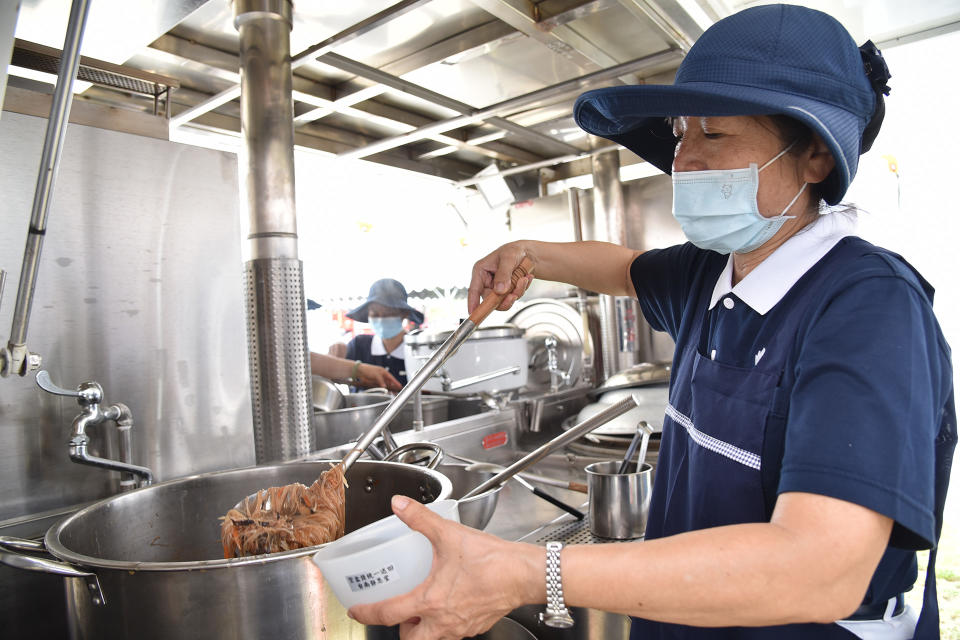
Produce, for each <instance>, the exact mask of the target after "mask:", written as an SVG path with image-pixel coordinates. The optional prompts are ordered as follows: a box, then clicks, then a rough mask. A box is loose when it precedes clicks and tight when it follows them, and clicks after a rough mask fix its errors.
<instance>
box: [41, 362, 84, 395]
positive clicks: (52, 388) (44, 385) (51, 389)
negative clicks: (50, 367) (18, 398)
mask: <svg viewBox="0 0 960 640" xmlns="http://www.w3.org/2000/svg"><path fill="white" fill-rule="evenodd" d="M37 386H38V387H40V388H41V389H43V390H44V391H46V392H47V393H52V394H53V395H55V396H68V397H71V398H79V397H80V392H79V391H70V390H69V389H62V388H60V387H58V386H57V385H55V384H53V381H52V380H51V379H50V372H49V371H47V370H46V369H44V370H42V371H38V372H37Z"/></svg>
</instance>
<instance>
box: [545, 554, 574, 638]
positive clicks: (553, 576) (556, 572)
mask: <svg viewBox="0 0 960 640" xmlns="http://www.w3.org/2000/svg"><path fill="white" fill-rule="evenodd" d="M562 549H563V543H562V542H557V541H555V540H551V541H550V542H548V543H547V571H546V580H547V609H546V611H544V612H543V613H541V614H540V622H541V623H543V624H545V625H547V626H548V627H554V628H556V629H569V628H570V627H572V626H573V617H572V616H571V615H570V611H569V610H568V609H567V605H566V604H564V602H563V581H562V579H561V576H560V551H561V550H562Z"/></svg>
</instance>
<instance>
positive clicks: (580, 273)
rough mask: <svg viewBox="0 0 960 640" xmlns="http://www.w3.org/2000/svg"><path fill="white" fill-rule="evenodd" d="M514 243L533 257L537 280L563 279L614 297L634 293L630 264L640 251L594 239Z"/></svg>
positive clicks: (561, 280) (557, 280) (521, 241)
mask: <svg viewBox="0 0 960 640" xmlns="http://www.w3.org/2000/svg"><path fill="white" fill-rule="evenodd" d="M517 244H519V245H521V246H522V247H523V250H524V251H525V252H526V253H527V254H528V255H529V256H530V257H531V258H532V259H533V261H534V265H535V266H534V275H535V276H536V277H537V278H538V279H540V280H552V281H555V282H566V283H568V284H572V285H574V286H577V287H580V288H582V289H586V290H588V291H595V292H597V293H605V294H609V295H615V296H632V295H635V292H634V289H633V284H632V282H631V280H630V265H631V264H633V261H634V259H635V258H636V257H637V256H638V255H640V253H641V252H640V251H634V250H633V249H629V248H627V247H624V246H621V245H617V244H611V243H609V242H595V241H586V242H540V241H536V240H520V241H518V243H517Z"/></svg>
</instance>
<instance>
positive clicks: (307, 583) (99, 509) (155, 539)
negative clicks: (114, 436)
mask: <svg viewBox="0 0 960 640" xmlns="http://www.w3.org/2000/svg"><path fill="white" fill-rule="evenodd" d="M328 468H329V461H317V462H299V463H290V464H280V465H274V466H264V467H254V468H249V469H239V470H233V471H223V472H216V473H207V474H202V475H196V476H191V477H188V478H182V479H179V480H172V481H169V482H164V483H161V484H157V485H154V486H151V487H146V488H144V489H139V490H137V491H132V492H129V493H125V494H123V495H119V496H115V497H113V498H109V499H107V500H103V501H101V502H98V503H96V504H94V505H91V506H89V507H87V508H85V509H82V510H80V511H78V512H77V513H75V514H73V515H72V516H70V517H68V518H67V519H65V520H63V521H62V522H61V523H59V524H58V525H56V526H54V527H52V528H51V529H49V530H48V531H47V534H46V537H45V539H44V543H45V545H46V549H47V551H48V552H49V553H51V554H52V555H53V556H54V557H55V558H57V559H58V560H60V561H62V562H57V563H55V566H50V565H49V564H47V565H43V563H44V562H47V561H44V560H42V559H36V561H37V563H38V564H39V565H41V566H32V567H29V568H32V569H33V570H46V571H47V572H50V573H55V572H56V570H57V569H61V568H64V567H65V568H66V569H70V567H73V568H74V569H76V570H78V571H79V572H83V573H88V574H92V578H84V577H70V578H67V579H66V595H67V610H68V615H69V618H70V621H69V624H70V626H71V635H72V637H73V638H84V639H86V638H90V639H93V638H96V639H98V640H101V639H109V638H117V639H125V638H158V639H160V638H162V639H169V638H181V639H182V638H198V639H199V638H203V639H205V640H206V639H216V638H224V639H230V640H234V639H249V640H261V639H262V638H284V640H295V639H302V640H307V639H308V638H309V639H311V640H312V639H316V638H330V639H334V638H336V639H337V640H340V639H341V638H343V639H350V640H353V639H357V640H359V639H361V638H363V639H366V638H370V637H379V636H378V635H377V634H378V633H379V632H377V631H376V630H375V629H374V628H368V627H364V626H363V625H361V624H359V623H357V622H354V621H353V620H350V619H349V618H348V617H347V614H346V610H345V609H344V608H343V606H342V605H341V604H340V603H339V602H338V601H337V599H336V597H335V596H334V595H333V592H332V590H330V589H328V588H327V585H326V584H325V582H324V580H323V576H322V575H321V574H320V571H319V569H317V568H316V566H314V564H313V562H311V560H310V556H311V555H312V554H313V553H314V552H315V551H316V549H317V547H311V548H307V549H298V550H295V551H287V552H282V553H274V554H268V555H261V556H251V557H247V558H235V559H231V560H225V559H223V550H222V548H221V546H220V536H219V532H220V526H219V520H218V518H219V517H220V516H222V515H223V514H224V513H226V512H227V510H228V509H229V508H230V507H232V506H233V505H234V504H236V502H237V500H239V499H240V498H242V497H243V496H246V495H249V494H251V493H253V492H254V491H256V490H258V489H263V488H265V487H270V486H278V485H286V484H290V483H293V482H303V483H310V482H312V481H313V480H314V479H315V478H316V477H317V476H318V475H319V474H320V472H321V471H323V470H325V469H328ZM347 482H348V483H349V488H348V489H347V509H346V511H347V522H346V530H347V531H348V532H349V531H353V530H354V529H357V528H359V527H361V526H363V525H365V524H369V523H370V522H374V521H376V520H378V519H380V518H383V517H385V516H388V515H390V513H391V511H390V497H391V496H392V495H393V494H396V493H401V494H404V495H408V496H411V497H414V498H416V499H418V500H420V501H422V502H431V501H433V500H437V499H442V498H447V497H449V496H450V492H451V484H450V481H449V480H448V479H447V478H446V477H444V476H443V475H441V474H440V473H438V472H436V471H433V470H430V469H425V468H423V467H416V466H411V465H405V464H398V463H393V462H378V461H369V460H359V461H357V462H356V463H355V464H354V465H353V467H352V468H351V469H350V471H349V472H348V473H347ZM3 555H5V556H6V557H5V558H4V562H6V563H7V564H15V565H16V566H23V563H24V562H29V561H31V560H34V559H32V558H24V557H22V556H14V554H3ZM44 566H46V569H44ZM93 578H95V580H93ZM91 583H99V587H100V590H101V592H102V598H103V602H102V603H98V602H96V599H98V598H97V596H96V591H95V589H93V588H91V587H89V586H88V584H91ZM371 634H372V635H371Z"/></svg>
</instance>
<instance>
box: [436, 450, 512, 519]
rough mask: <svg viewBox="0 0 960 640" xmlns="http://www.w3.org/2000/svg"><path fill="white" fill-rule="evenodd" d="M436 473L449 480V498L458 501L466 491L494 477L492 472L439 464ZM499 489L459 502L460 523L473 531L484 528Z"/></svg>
mask: <svg viewBox="0 0 960 640" xmlns="http://www.w3.org/2000/svg"><path fill="white" fill-rule="evenodd" d="M437 471H439V472H440V473H442V474H443V475H445V476H446V477H447V478H449V479H450V483H451V484H452V485H453V490H452V492H451V493H450V497H451V498H456V499H458V500H459V499H460V497H461V496H463V495H464V494H466V493H467V492H468V491H470V490H471V489H473V488H474V487H477V486H479V485H480V483H482V482H485V481H487V480H489V479H490V478H492V477H493V476H494V475H495V474H494V473H493V472H492V471H476V470H473V469H469V470H468V469H467V467H466V465H461V464H441V465H440V466H438V467H437ZM501 489H503V485H502V484H501V485H498V486H496V487H494V488H493V489H490V490H488V491H484V492H483V493H481V494H479V495H476V496H473V497H472V498H468V499H466V500H460V503H459V506H460V522H461V523H463V524H465V525H467V526H468V527H473V528H474V529H480V530H482V529H483V528H484V527H486V526H487V524H488V523H489V522H490V518H492V517H493V512H494V511H495V510H496V508H497V499H498V498H499V496H500V490H501Z"/></svg>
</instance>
